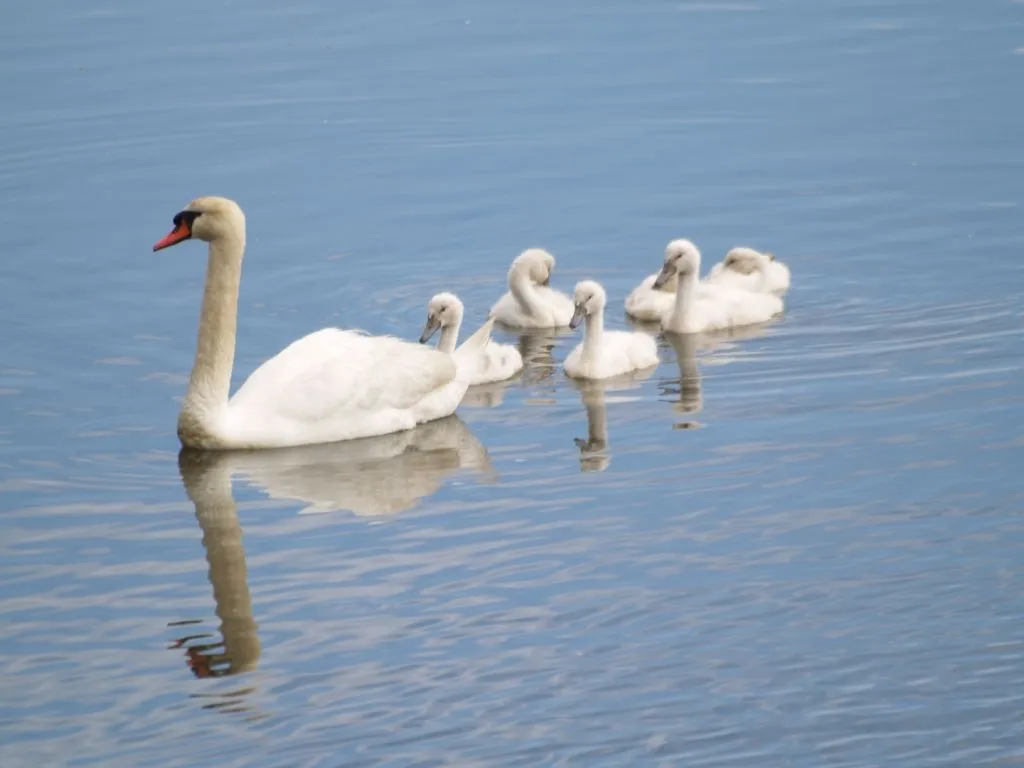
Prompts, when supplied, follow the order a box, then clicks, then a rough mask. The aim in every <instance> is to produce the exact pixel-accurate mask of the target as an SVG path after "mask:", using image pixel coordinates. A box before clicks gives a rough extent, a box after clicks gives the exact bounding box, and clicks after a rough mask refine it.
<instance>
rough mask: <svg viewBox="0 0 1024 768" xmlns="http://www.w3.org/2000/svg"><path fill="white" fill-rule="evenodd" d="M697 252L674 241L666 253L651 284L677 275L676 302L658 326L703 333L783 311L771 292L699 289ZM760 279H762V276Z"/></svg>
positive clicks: (765, 317) (684, 242) (698, 255)
mask: <svg viewBox="0 0 1024 768" xmlns="http://www.w3.org/2000/svg"><path fill="white" fill-rule="evenodd" d="M699 274H700V251H698V250H697V247H696V246H695V245H693V243H691V242H690V241H688V240H674V241H672V242H671V243H669V246H668V248H666V250H665V263H664V265H663V266H662V268H661V272H659V273H658V279H657V280H655V282H654V287H655V288H657V287H658V285H659V281H662V282H663V281H667V280H668V279H669V278H671V277H672V276H673V275H678V276H679V287H678V290H677V291H676V295H675V301H674V302H673V304H672V307H671V308H670V309H669V311H667V312H665V313H664V314H663V315H662V316H661V327H662V328H663V329H664V330H666V331H671V332H673V333H702V332H704V331H715V330H721V329H725V328H735V327H737V326H743V325H752V324H754V323H763V322H765V321H767V320H770V319H771V318H772V317H774V316H775V315H778V314H780V313H781V312H782V310H783V303H782V299H780V298H779V297H778V296H776V295H775V294H772V293H764V292H760V291H756V292H755V291H745V290H742V289H739V288H725V287H720V288H716V289H715V290H714V291H713V292H710V293H708V292H700V291H699V290H698V275H699ZM762 279H763V277H762Z"/></svg>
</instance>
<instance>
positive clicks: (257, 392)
mask: <svg viewBox="0 0 1024 768" xmlns="http://www.w3.org/2000/svg"><path fill="white" fill-rule="evenodd" d="M190 238H197V239H199V240H205V241H206V242H208V243H209V244H210V245H209V257H208V260H207V266H206V286H205V288H204V290H203V305H202V312H201V314H200V317H199V338H198V342H197V344H196V359H195V363H194V365H193V367H192V376H191V379H190V380H189V384H188V391H187V392H186V394H185V402H184V404H183V405H182V408H181V413H180V414H179V416H178V438H179V439H180V440H181V443H182V445H184V446H186V447H190V448H205V449H215V450H216V449H229V448H283V447H287V446H294V445H307V444H311V443H328V442H334V441H337V440H351V439H354V438H359V437H370V436H373V435H384V434H388V433H390V432H398V431H401V430H405V429H411V428H412V427H414V426H415V425H416V424H419V423H422V422H426V421H432V420H434V419H439V418H441V417H443V416H448V415H450V414H451V413H453V412H454V411H455V408H456V407H457V406H458V404H459V401H461V400H462V397H463V395H465V393H466V388H467V387H468V381H466V379H465V377H463V376H460V375H458V374H457V368H456V364H455V362H454V361H453V359H452V358H451V357H449V356H448V355H446V354H444V353H443V352H439V351H437V350H436V349H430V348H428V347H422V346H420V345H419V344H412V343H409V342H406V341H401V340H399V339H395V338H391V337H387V336H368V335H366V334H363V333H361V332H358V331H343V330H339V329H337V328H324V329H323V330H320V331H316V332H315V333H311V334H309V335H308V336H304V337H303V338H301V339H299V340H298V341H294V342H292V343H291V344H290V345H289V346H287V347H285V348H284V349H283V350H282V351H281V352H280V353H278V354H277V355H276V356H275V357H272V358H271V359H270V360H267V361H266V362H265V363H263V365H261V366H260V367H259V368H257V369H256V370H255V371H253V372H252V375H250V376H249V378H248V379H247V380H246V381H245V383H244V384H242V386H241V387H240V388H239V390H238V391H237V392H236V393H235V395H234V397H232V398H231V399H230V400H229V399H228V393H229V389H230V386H231V368H232V366H233V364H234V357H235V327H236V324H237V320H238V288H239V283H240V281H241V277H242V256H243V254H244V251H245V216H244V215H243V213H242V209H241V208H239V207H238V204H237V203H235V202H234V201H232V200H228V199H226V198H223V197H200V198H198V199H196V200H193V201H192V202H191V203H189V204H188V205H187V206H186V207H185V209H184V210H182V211H181V212H180V213H178V214H177V215H176V216H175V217H174V229H173V230H171V232H170V233H169V234H168V235H167V236H166V237H164V238H163V239H161V240H160V241H159V242H157V243H156V245H154V246H153V250H154V251H159V250H161V249H163V248H167V247H169V246H172V245H174V244H175V243H180V242H182V241H184V240H188V239H190ZM484 340H486V338H485V339H484Z"/></svg>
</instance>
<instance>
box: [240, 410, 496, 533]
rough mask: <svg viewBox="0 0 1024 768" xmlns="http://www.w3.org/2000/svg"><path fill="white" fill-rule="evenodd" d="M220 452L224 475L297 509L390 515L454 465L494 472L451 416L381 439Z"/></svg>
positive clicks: (428, 491) (433, 488)
mask: <svg viewBox="0 0 1024 768" xmlns="http://www.w3.org/2000/svg"><path fill="white" fill-rule="evenodd" d="M226 456H227V461H228V463H229V466H230V468H231V471H232V473H234V474H237V475H239V476H241V477H243V478H244V479H245V480H246V481H247V482H249V483H250V484H251V485H253V486H254V487H256V488H259V489H260V490H262V491H263V492H264V493H266V494H267V495H268V496H270V497H271V498H274V499H292V500H295V501H298V502H301V503H303V504H305V505H306V506H305V507H304V508H303V509H302V510H300V514H313V513H321V512H333V511H336V510H344V511H349V512H352V513H354V514H356V515H361V516H373V515H390V514H394V513H396V512H402V511H404V510H407V509H411V508H412V507H414V506H415V505H416V503H417V502H419V501H420V500H421V499H423V498H425V497H427V496H431V495H432V494H434V493H436V492H437V491H438V490H439V489H440V488H441V486H442V485H443V484H444V481H445V480H446V479H447V478H448V477H449V476H451V475H453V474H455V473H456V472H458V471H460V470H463V469H469V470H475V471H477V472H480V473H482V474H484V475H485V477H488V478H490V479H493V477H494V476H495V473H494V470H493V468H492V466H491V462H490V457H489V456H488V454H487V449H486V448H485V447H484V446H483V444H481V443H480V441H479V440H478V439H477V438H476V436H475V435H474V434H473V433H472V432H471V431H470V429H469V427H467V426H466V425H465V423H464V422H463V421H462V420H461V419H460V418H459V417H458V416H449V417H448V418H445V419H441V420H439V421H432V422H430V423H428V424H422V425H420V426H418V427H416V428H415V429H410V430H407V431H405V432H396V433H394V434H390V435H383V436H381V437H370V438H365V439H362V440H350V441H347V442H344V443H328V444H324V445H307V446H301V447H298V448H288V449H283V450H273V451H245V452H234V453H230V454H227V455H226Z"/></svg>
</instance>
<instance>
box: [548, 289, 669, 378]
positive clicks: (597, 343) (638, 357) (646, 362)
mask: <svg viewBox="0 0 1024 768" xmlns="http://www.w3.org/2000/svg"><path fill="white" fill-rule="evenodd" d="M573 299H574V314H573V317H572V321H571V323H570V325H571V327H573V328H575V327H576V326H577V325H578V324H579V321H580V320H582V319H583V318H584V317H585V318H586V326H585V327H584V329H583V341H582V342H581V343H580V344H579V345H578V346H577V347H576V348H575V349H574V350H573V351H572V352H570V353H569V356H568V357H566V358H565V372H566V374H568V375H569V376H572V377H573V378H575V379H607V378H610V377H612V376H621V375H622V374H624V373H629V372H631V371H638V370H643V369H645V368H651V367H653V366H655V365H657V364H658V345H657V343H656V342H655V341H654V339H653V338H651V337H650V336H648V335H647V334H644V333H637V332H633V331H608V330H605V327H604V307H605V303H606V301H607V297H606V295H605V292H604V288H602V287H601V286H600V285H599V284H598V283H595V282H594V281H593V280H584V281H583V282H581V283H580V284H579V285H577V286H576V291H575V293H574V295H573Z"/></svg>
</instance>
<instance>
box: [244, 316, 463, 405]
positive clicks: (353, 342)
mask: <svg viewBox="0 0 1024 768" xmlns="http://www.w3.org/2000/svg"><path fill="white" fill-rule="evenodd" d="M454 378H455V364H454V363H453V362H452V360H451V358H450V357H449V356H448V355H446V354H444V353H442V352H438V351H437V350H436V349H433V348H431V347H425V346H421V345H419V344H411V343H409V342H407V341H402V340H401V339H396V338H392V337H389V336H366V335H363V334H361V333H358V332H355V331H343V330H339V329H337V328H325V329H323V330H321V331H317V332H316V333H311V334H310V335H309V336H305V337H303V338H301V339H299V340H298V341H295V342H293V343H292V344H291V345H289V346H288V347H286V348H285V349H283V350H282V351H281V352H280V353H279V354H278V355H276V356H275V357H272V358H271V359H270V360H268V361H267V362H265V363H264V364H263V365H261V366H260V367H259V368H257V369H256V370H255V371H254V372H253V373H252V375H251V376H250V377H249V378H248V380H246V382H245V383H244V384H243V385H242V386H241V388H240V389H239V390H238V392H237V393H236V394H235V396H234V397H233V398H232V399H231V402H232V405H233V406H238V407H241V408H254V409H259V410H265V409H272V410H273V411H274V412H276V413H278V414H279V415H281V416H284V417H286V418H289V419H292V420H296V421H317V420H320V419H326V418H330V417H332V416H334V415H336V414H337V413H339V412H343V411H357V412H360V413H366V412H369V411H378V410H385V409H406V408H410V407H412V406H413V405H415V404H416V403H418V402H419V401H420V400H422V399H423V398H424V397H426V396H427V395H429V394H430V393H431V392H434V391H435V390H437V389H440V388H441V387H443V386H445V385H446V384H448V383H449V382H451V381H452V380H454Z"/></svg>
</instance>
